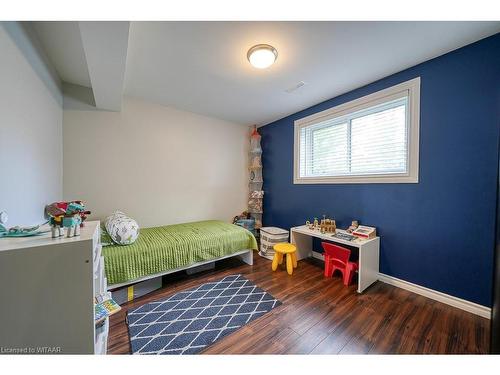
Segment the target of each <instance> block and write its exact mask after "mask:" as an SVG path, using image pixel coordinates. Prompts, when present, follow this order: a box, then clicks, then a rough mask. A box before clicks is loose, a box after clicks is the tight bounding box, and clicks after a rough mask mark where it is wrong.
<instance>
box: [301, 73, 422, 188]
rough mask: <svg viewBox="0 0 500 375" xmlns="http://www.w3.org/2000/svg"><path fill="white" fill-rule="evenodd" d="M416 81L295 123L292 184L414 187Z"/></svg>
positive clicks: (416, 173)
mask: <svg viewBox="0 0 500 375" xmlns="http://www.w3.org/2000/svg"><path fill="white" fill-rule="evenodd" d="M419 92H420V78H416V79H413V80H411V81H408V82H404V83H402V84H399V85H397V86H393V87H391V88H388V89H385V90H382V91H379V92H376V93H374V94H371V95H368V96H365V97H363V98H360V99H357V100H354V101H351V102H349V103H345V104H342V105H340V106H337V107H334V108H331V109H328V110H326V111H323V112H320V113H317V114H314V115H312V116H308V117H306V118H303V119H300V120H297V121H295V156H294V158H295V168H294V182H295V183H296V184H303V183H306V184H307V183H389V182H394V183H401V182H405V183H416V182H418V138H419V99H420V93H419Z"/></svg>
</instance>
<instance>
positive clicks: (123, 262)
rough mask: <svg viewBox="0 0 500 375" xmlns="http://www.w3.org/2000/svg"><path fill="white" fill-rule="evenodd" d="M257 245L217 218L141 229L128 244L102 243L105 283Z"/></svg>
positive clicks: (156, 271)
mask: <svg viewBox="0 0 500 375" xmlns="http://www.w3.org/2000/svg"><path fill="white" fill-rule="evenodd" d="M244 249H257V242H256V240H255V237H254V236H253V235H252V234H251V233H250V232H249V231H247V230H246V229H244V228H241V227H239V226H236V225H233V224H229V223H225V222H222V221H217V220H210V221H199V222H195V223H187V224H177V225H167V226H164V227H155V228H144V229H141V231H140V234H139V238H138V239H137V240H136V241H135V242H134V243H133V244H131V245H126V246H119V245H112V246H105V247H103V249H102V251H103V255H104V265H105V270H106V277H107V279H108V285H113V284H119V283H124V282H127V281H132V280H135V279H137V278H140V277H143V276H147V275H152V274H156V273H160V272H164V271H167V270H170V269H175V268H179V267H184V266H188V265H190V264H193V263H197V262H201V261H205V260H210V259H214V258H218V257H222V256H225V255H230V254H232V253H235V252H238V251H241V250H244Z"/></svg>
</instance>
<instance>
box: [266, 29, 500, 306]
mask: <svg viewBox="0 0 500 375" xmlns="http://www.w3.org/2000/svg"><path fill="white" fill-rule="evenodd" d="M388 58H390V57H389V56H388ZM367 64H369V61H367ZM415 77H421V96H420V167H419V183H418V184H339V185H337V184H329V185H313V184H310V185H294V184H293V147H294V145H293V134H294V121H295V120H297V119H300V118H303V117H305V116H308V115H311V114H313V113H316V112H320V111H322V110H325V109H328V108H331V107H334V106H336V105H339V104H342V103H345V102H347V101H350V100H353V99H356V98H359V97H362V96H364V95H367V94H370V93H373V92H376V91H378V90H381V89H385V88H387V87H390V86H393V85H395V84H398V83H401V82H404V81H407V80H410V79H412V78H415ZM499 121H500V34H496V35H494V36H492V37H489V38H486V39H483V40H481V41H479V42H476V43H474V44H471V45H468V46H465V47H463V48H461V49H458V50H455V51H452V52H450V53H448V54H446V55H443V56H440V57H437V58H435V59H432V60H429V61H427V62H425V63H422V64H419V65H417V66H414V67H412V68H409V69H407V70H404V71H402V72H399V73H396V74H394V75H391V76H389V77H386V78H383V79H381V80H379V81H376V82H374V83H371V84H369V85H367V86H364V87H362V88H359V89H356V90H353V91H351V92H349V93H346V94H343V95H341V96H338V97H335V98H333V99H330V100H328V101H325V102H323V103H320V104H318V105H315V106H313V107H310V108H308V109H306V110H303V111H300V112H298V113H295V114H293V115H290V116H288V117H285V118H283V119H281V120H278V121H275V122H273V123H271V124H268V125H266V126H263V127H261V128H260V129H259V131H260V133H261V135H262V147H263V166H264V191H265V199H264V218H263V222H264V225H266V226H278V227H282V228H287V229H288V228H290V227H292V226H296V225H301V224H304V222H305V221H306V220H308V219H309V220H311V219H312V218H313V217H315V216H316V217H320V216H321V215H323V214H327V215H329V216H331V217H334V218H335V219H336V220H337V226H339V227H340V228H345V227H347V226H348V225H349V224H350V221H351V220H353V219H358V220H360V222H361V223H362V224H365V225H372V226H375V227H377V232H378V234H379V235H380V237H381V254H380V271H381V272H382V273H385V274H387V275H390V276H394V277H397V278H400V279H403V280H406V281H409V282H412V283H415V284H418V285H422V286H425V287H428V288H431V289H434V290H438V291H441V292H444V293H447V294H450V295H453V296H456V297H459V298H463V299H465V300H469V301H472V302H476V303H479V304H481V305H485V306H491V290H492V272H493V271H492V270H493V248H494V232H495V228H494V223H495V204H496V183H497V161H498V147H497V145H498V136H499V133H498V132H499ZM316 246H317V244H316Z"/></svg>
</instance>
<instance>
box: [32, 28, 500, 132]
mask: <svg viewBox="0 0 500 375" xmlns="http://www.w3.org/2000/svg"><path fill="white" fill-rule="evenodd" d="M40 24H43V23H37V26H36V29H37V30H38V32H39V34H40V37H41V39H42V43H43V44H44V45H45V46H46V50H47V54H48V55H49V57H50V58H51V59H52V60H53V62H54V65H55V67H56V69H57V71H58V72H59V74H60V75H61V78H62V80H64V81H67V82H70V83H76V84H80V85H83V86H89V84H90V82H89V79H88V70H87V68H86V65H85V64H82V59H81V58H82V56H81V50H83V49H82V48H81V46H80V47H78V46H76V44H77V43H78V39H80V43H81V38H78V37H77V36H75V35H73V34H74V33H73V32H70V31H71V29H72V28H73V26H72V25H71V24H75V23H71V22H65V23H64V24H65V25H62V26H61V24H62V23H58V22H49V23H45V24H46V25H40ZM61 28H66V29H67V31H68V32H65V31H63V30H61ZM56 29H58V30H59V31H56ZM499 31H500V23H499V22H336V21H335V22H131V24H130V31H129V44H128V55H127V58H126V59H127V60H126V70H125V85H124V94H126V95H130V96H134V97H139V98H142V99H145V100H149V101H152V102H156V103H160V104H163V105H168V106H173V107H177V108H180V109H184V110H187V111H191V112H195V113H199V114H204V115H208V116H212V117H216V118H221V119H225V120H228V121H233V122H237V123H242V124H247V125H250V124H259V125H260V124H266V123H269V122H271V121H274V120H277V119H279V118H282V117H284V116H286V115H288V114H291V113H294V112H297V111H299V110H301V109H304V108H307V107H309V106H311V105H313V104H316V103H319V102H321V101H324V100H326V99H329V98H332V97H335V96H337V95H340V94H342V93H345V92H347V91H350V90H352V89H355V88H357V87H360V86H363V85H366V84H368V83H370V82H373V81H375V80H378V79H380V78H383V77H385V76H387V75H390V74H393V73H396V72H398V71H401V70H403V69H406V68H408V67H411V66H413V65H416V64H418V63H421V62H423V61H426V60H429V59H431V58H433V57H436V56H439V55H442V54H444V53H446V52H449V51H452V50H454V49H456V48H459V47H462V46H464V45H467V44H469V43H472V42H474V41H477V40H479V39H482V38H484V37H487V36H489V35H492V34H495V33H497V32H499ZM259 43H266V44H271V45H273V46H274V47H275V48H276V49H277V50H278V54H279V55H278V59H277V61H276V63H275V64H274V65H273V66H271V68H269V69H266V70H258V69H255V68H253V67H252V66H251V65H250V64H249V63H248V61H247V60H246V52H247V50H248V49H249V48H250V47H251V46H253V45H254V44H259ZM300 81H304V82H305V83H306V84H305V85H304V86H303V87H302V88H300V89H298V90H296V91H294V92H292V93H287V92H286V89H288V88H290V87H292V86H294V85H296V84H297V83H298V82H300Z"/></svg>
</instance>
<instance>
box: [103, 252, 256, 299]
mask: <svg viewBox="0 0 500 375" xmlns="http://www.w3.org/2000/svg"><path fill="white" fill-rule="evenodd" d="M232 257H238V258H240V259H241V260H242V261H243V262H245V263H246V264H249V265H253V250H252V249H247V250H240V251H237V252H236V253H232V254H229V255H225V256H223V257H219V258H213V259H209V260H204V261H203V262H198V263H193V264H190V265H189V266H184V267H179V268H174V269H170V270H166V271H163V272H159V273H155V274H152V275H147V276H143V277H139V278H137V279H134V280H130V281H126V282H124V283H119V284H113V285H108V290H109V291H111V290H113V289H117V288H121V287H123V286H127V285H131V284H135V283H138V282H141V281H145V280H149V279H154V278H156V277H161V276H164V275H168V274H171V273H174V272H178V271H184V270H188V269H192V268H196V267H200V266H203V265H205V264H209V263H214V262H216V261H218V260H222V259H226V258H232Z"/></svg>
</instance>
